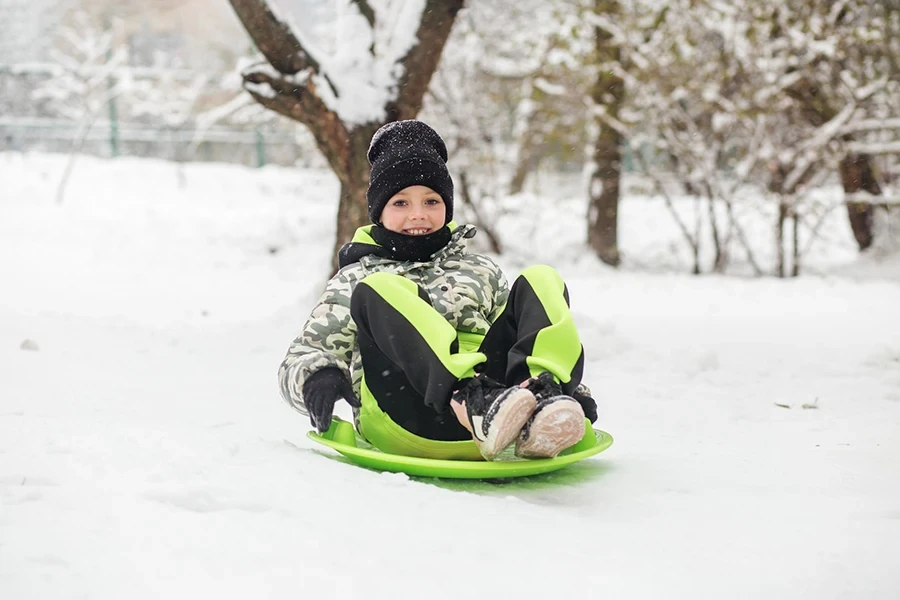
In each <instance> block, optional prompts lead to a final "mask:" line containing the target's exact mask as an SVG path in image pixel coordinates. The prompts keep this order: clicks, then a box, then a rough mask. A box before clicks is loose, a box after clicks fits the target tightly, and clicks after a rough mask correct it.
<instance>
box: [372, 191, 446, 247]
mask: <svg viewBox="0 0 900 600" xmlns="http://www.w3.org/2000/svg"><path fill="white" fill-rule="evenodd" d="M446 220H447V207H446V206H444V200H443V198H441V195H440V194H438V193H437V192H435V191H434V190H433V189H431V188H430V187H426V186H424V185H411V186H409V187H408V188H403V189H402V190H400V191H399V192H397V193H396V194H394V195H393V196H391V199H390V200H388V202H387V204H386V205H385V207H384V210H382V211H381V224H382V225H384V228H385V229H388V230H390V231H394V232H396V233H402V234H404V235H428V234H429V233H434V232H435V231H437V230H438V229H440V228H441V227H443V226H444V225H445V223H444V222H445V221H446Z"/></svg>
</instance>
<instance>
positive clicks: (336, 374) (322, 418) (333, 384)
mask: <svg viewBox="0 0 900 600" xmlns="http://www.w3.org/2000/svg"><path fill="white" fill-rule="evenodd" d="M341 398H343V399H344V400H346V401H347V404H349V405H350V406H353V407H356V408H359V406H360V404H359V398H357V397H356V394H355V393H353V386H352V385H350V381H348V380H347V376H346V375H344V372H343V371H341V370H340V369H338V368H337V367H325V368H324V369H320V370H318V371H316V372H315V373H313V374H312V375H311V376H309V377H308V378H307V379H306V382H305V383H304V384H303V404H304V405H305V406H306V410H307V412H308V413H309V422H310V424H311V425H312V426H313V427H315V428H316V431H318V432H319V433H322V432H324V431H328V428H329V427H331V417H332V415H333V414H334V405H335V404H336V403H337V401H338V400H340V399H341Z"/></svg>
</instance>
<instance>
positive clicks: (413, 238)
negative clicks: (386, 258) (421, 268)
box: [369, 224, 452, 262]
mask: <svg viewBox="0 0 900 600" xmlns="http://www.w3.org/2000/svg"><path fill="white" fill-rule="evenodd" d="M451 234H452V232H451V231H450V228H449V227H447V226H444V227H441V228H440V229H438V230H437V231H435V232H434V233H429V234H428V235H405V234H403V233H397V232H396V231H391V230H389V229H386V228H385V227H384V225H381V224H378V225H375V227H373V228H372V229H370V230H369V235H371V236H372V239H373V240H375V241H376V242H378V243H379V244H380V245H381V246H382V248H384V249H385V250H387V251H388V253H389V254H390V258H391V259H393V260H404V261H414V262H425V261H427V260H428V259H429V258H431V255H432V254H434V253H435V252H437V251H438V250H440V249H441V248H443V247H444V246H446V245H447V243H448V242H449V241H450V236H451Z"/></svg>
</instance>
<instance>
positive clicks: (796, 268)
mask: <svg viewBox="0 0 900 600" xmlns="http://www.w3.org/2000/svg"><path fill="white" fill-rule="evenodd" d="M791 218H793V219H794V227H793V230H792V235H791V240H792V242H793V245H794V248H793V254H792V258H793V263H792V264H791V277H799V276H800V216H799V215H798V214H797V212H796V211H795V210H792V211H791Z"/></svg>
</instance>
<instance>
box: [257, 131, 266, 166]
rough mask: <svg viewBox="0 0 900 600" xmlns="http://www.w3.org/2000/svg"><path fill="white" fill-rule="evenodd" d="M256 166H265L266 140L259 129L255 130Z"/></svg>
mask: <svg viewBox="0 0 900 600" xmlns="http://www.w3.org/2000/svg"><path fill="white" fill-rule="evenodd" d="M256 166H257V167H264V166H266V140H265V138H264V137H263V133H262V131H260V130H259V129H257V130H256Z"/></svg>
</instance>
